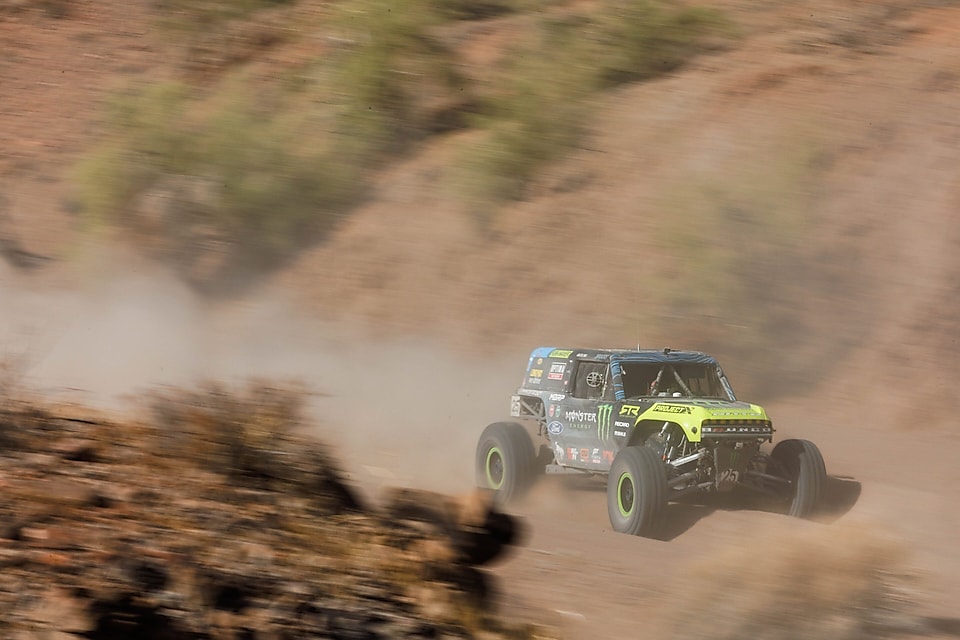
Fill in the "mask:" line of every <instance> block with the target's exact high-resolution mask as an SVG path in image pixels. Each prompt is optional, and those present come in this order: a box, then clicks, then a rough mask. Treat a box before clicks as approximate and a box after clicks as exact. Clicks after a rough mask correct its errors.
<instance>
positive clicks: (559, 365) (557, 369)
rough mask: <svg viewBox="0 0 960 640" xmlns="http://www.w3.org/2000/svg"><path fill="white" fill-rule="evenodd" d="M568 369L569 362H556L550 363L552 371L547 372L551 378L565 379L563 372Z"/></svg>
mask: <svg viewBox="0 0 960 640" xmlns="http://www.w3.org/2000/svg"><path fill="white" fill-rule="evenodd" d="M566 369H567V364H566V363H565V362H555V363H553V364H551V365H550V373H548V374H547V377H548V378H550V379H551V380H563V372H564V371H566Z"/></svg>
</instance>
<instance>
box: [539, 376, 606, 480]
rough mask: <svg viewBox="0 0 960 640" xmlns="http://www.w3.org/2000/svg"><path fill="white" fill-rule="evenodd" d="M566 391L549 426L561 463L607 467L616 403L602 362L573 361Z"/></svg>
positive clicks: (596, 467)
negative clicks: (558, 445) (561, 456)
mask: <svg viewBox="0 0 960 640" xmlns="http://www.w3.org/2000/svg"><path fill="white" fill-rule="evenodd" d="M573 365H574V371H573V372H572V378H571V385H570V387H569V389H570V392H569V393H568V394H567V396H566V398H564V400H563V401H562V402H561V404H560V406H559V407H558V409H559V411H557V412H556V413H557V415H555V416H554V418H553V422H551V423H550V425H548V428H550V427H551V426H552V431H553V432H558V433H556V434H554V437H556V436H558V435H559V436H560V437H556V441H557V442H558V443H559V444H560V445H561V446H562V448H563V454H564V461H563V462H564V464H566V465H568V466H573V467H580V468H585V469H598V470H602V469H605V468H609V466H610V463H611V462H612V461H613V456H614V448H615V447H614V444H613V440H612V437H613V418H614V411H615V408H616V402H614V400H613V385H612V384H610V383H611V382H612V381H611V380H610V366H609V364H608V363H607V362H606V361H602V362H599V361H591V360H581V361H575V362H574V363H573Z"/></svg>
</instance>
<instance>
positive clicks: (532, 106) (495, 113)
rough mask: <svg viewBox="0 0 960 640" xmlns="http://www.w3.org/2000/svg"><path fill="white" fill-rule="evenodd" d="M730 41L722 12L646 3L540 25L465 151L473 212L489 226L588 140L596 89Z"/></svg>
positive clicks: (513, 57)
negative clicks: (500, 209) (549, 167)
mask: <svg viewBox="0 0 960 640" xmlns="http://www.w3.org/2000/svg"><path fill="white" fill-rule="evenodd" d="M730 33H731V28H730V25H729V23H728V22H727V21H725V20H724V19H723V17H722V16H721V14H720V13H719V12H717V11H714V10H710V9H702V8H695V7H694V8H680V9H672V8H669V7H668V5H665V4H661V3H656V2H650V1H647V0H627V1H618V2H609V3H605V4H602V5H601V6H600V7H599V8H594V9H592V10H591V11H589V12H583V13H576V12H574V13H567V14H562V15H560V16H559V17H557V16H551V15H546V16H545V17H543V18H541V19H540V20H539V22H538V24H537V27H536V29H535V32H534V33H533V35H532V36H531V37H530V38H529V40H528V41H527V42H526V43H524V44H523V45H521V46H519V47H517V48H516V50H515V51H513V52H511V54H510V55H508V56H507V62H506V63H505V65H504V69H503V72H502V73H501V74H500V78H501V79H500V81H499V83H497V85H496V86H494V87H493V88H492V89H491V90H490V91H489V92H488V93H487V94H486V95H485V96H484V99H483V100H482V101H481V103H480V116H479V117H478V118H477V119H476V123H477V126H478V127H479V128H480V129H482V130H483V131H484V135H483V136H482V137H480V138H479V139H478V141H476V142H473V143H471V144H470V145H469V146H468V147H467V149H466V150H465V152H464V153H463V155H462V160H461V163H460V170H459V178H458V180H457V181H458V183H459V184H460V186H461V187H462V192H463V193H464V194H465V195H466V198H467V200H468V201H469V202H471V203H472V205H473V206H472V210H473V211H474V212H478V211H479V212H487V213H482V214H481V217H480V221H481V222H482V223H485V222H486V221H485V219H484V216H489V215H490V214H489V212H490V211H491V210H495V209H496V207H497V206H498V205H500V204H502V203H503V202H505V201H508V200H516V199H520V198H522V197H523V195H524V192H525V189H526V186H527V185H528V183H529V182H530V180H531V179H532V178H533V177H534V176H535V175H536V174H537V173H538V172H539V171H540V170H541V169H542V168H543V167H544V165H546V164H548V163H549V162H551V161H553V160H556V159H558V158H560V157H561V156H563V155H564V154H566V153H568V152H569V151H570V150H571V148H573V147H574V146H575V145H576V144H577V142H578V141H579V140H580V139H581V138H582V135H583V133H584V131H585V128H586V127H585V122H586V114H587V113H588V101H589V100H590V99H591V98H593V97H595V96H596V95H597V94H598V92H599V91H601V90H602V89H604V88H609V87H611V86H613V85H616V84H621V83H624V82H630V81H639V80H646V79H649V78H652V77H655V76H657V75H660V74H663V73H667V72H669V71H673V70H674V69H676V68H677V67H679V66H681V65H682V64H683V63H684V62H686V61H687V60H688V59H690V58H691V57H693V56H694V55H697V54H698V53H701V52H702V51H704V50H705V49H706V48H707V42H708V40H709V39H710V38H711V37H713V36H717V35H719V36H722V37H727V36H728V35H729V34H730Z"/></svg>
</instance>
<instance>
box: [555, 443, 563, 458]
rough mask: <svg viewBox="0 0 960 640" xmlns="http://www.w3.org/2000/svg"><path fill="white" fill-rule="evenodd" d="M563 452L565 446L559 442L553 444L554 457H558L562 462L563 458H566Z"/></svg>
mask: <svg viewBox="0 0 960 640" xmlns="http://www.w3.org/2000/svg"><path fill="white" fill-rule="evenodd" d="M563 453H564V452H563V447H561V446H560V445H559V444H557V443H554V444H553V455H554V457H556V459H557V462H560V461H562V460H563V458H564V456H563Z"/></svg>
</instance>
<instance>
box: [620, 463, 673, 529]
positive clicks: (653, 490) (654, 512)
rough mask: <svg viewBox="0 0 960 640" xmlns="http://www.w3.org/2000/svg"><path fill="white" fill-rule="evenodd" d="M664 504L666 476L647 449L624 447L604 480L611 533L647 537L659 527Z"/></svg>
mask: <svg viewBox="0 0 960 640" xmlns="http://www.w3.org/2000/svg"><path fill="white" fill-rule="evenodd" d="M666 503H667V472H666V467H665V466H664V464H663V461H662V460H661V459H660V456H658V455H657V452H656V451H654V450H653V449H650V448H649V447H627V448H625V449H623V450H621V451H620V453H618V454H617V457H616V458H614V460H613V465H612V466H611V467H610V475H609V476H607V513H608V515H609V516H610V524H611V525H612V526H613V529H614V531H619V532H620V533H627V534H630V535H640V536H649V535H652V534H653V533H655V532H656V530H657V528H658V527H659V525H660V522H661V519H662V516H663V512H664V507H665V506H666Z"/></svg>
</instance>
